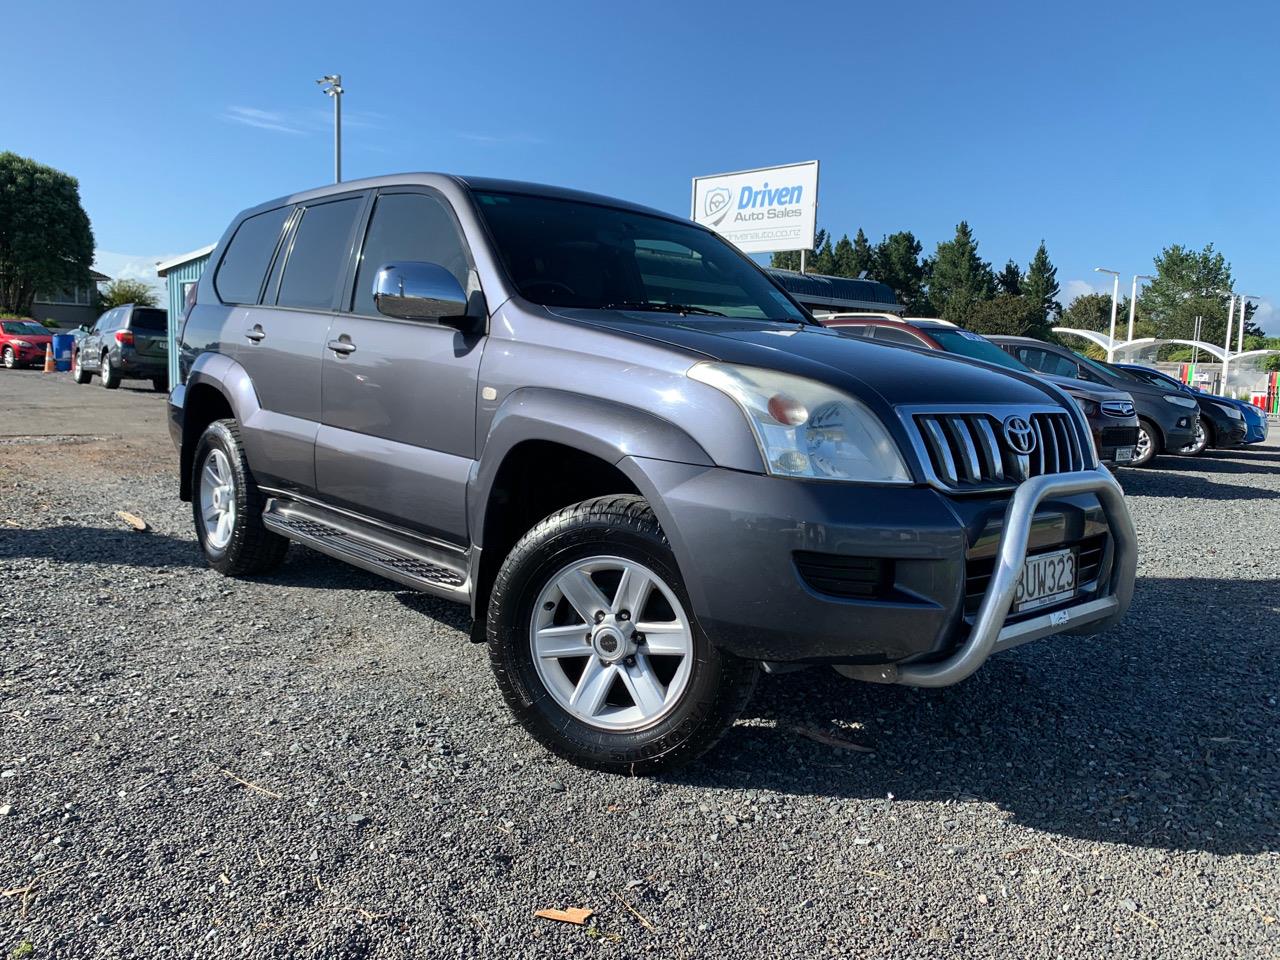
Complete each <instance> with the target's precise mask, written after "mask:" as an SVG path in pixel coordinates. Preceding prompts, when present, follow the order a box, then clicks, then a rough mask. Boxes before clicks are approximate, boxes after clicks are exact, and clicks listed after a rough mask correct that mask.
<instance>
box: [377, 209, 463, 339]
mask: <svg viewBox="0 0 1280 960" xmlns="http://www.w3.org/2000/svg"><path fill="white" fill-rule="evenodd" d="M404 260H419V261H425V262H427V263H435V264H439V265H440V266H442V267H444V268H445V269H446V270H448V271H449V272H450V273H452V274H453V275H454V277H455V278H456V279H457V281H458V284H459V285H460V286H461V287H462V289H463V290H465V289H467V274H468V273H469V272H470V267H471V263H470V259H469V258H468V256H467V251H466V247H465V246H464V245H463V241H462V235H461V233H459V230H458V225H457V222H456V221H455V220H454V218H453V213H452V211H450V210H449V208H448V207H447V206H445V203H444V201H442V200H440V199H438V198H436V197H433V196H429V195H427V194H422V193H384V194H383V195H382V196H380V197H379V198H378V205H377V206H376V207H375V208H374V210H373V219H372V220H371V221H370V222H369V232H368V234H367V235H366V236H365V241H364V248H363V249H362V250H361V251H360V268H359V270H358V271H357V272H356V289H355V293H354V294H353V296H352V309H353V310H354V311H355V312H356V313H363V314H367V315H369V316H376V315H377V313H378V310H377V307H375V306H374V303H373V280H374V277H376V276H377V273H378V270H379V269H380V268H381V267H382V266H383V265H385V264H388V263H392V262H396V261H404Z"/></svg>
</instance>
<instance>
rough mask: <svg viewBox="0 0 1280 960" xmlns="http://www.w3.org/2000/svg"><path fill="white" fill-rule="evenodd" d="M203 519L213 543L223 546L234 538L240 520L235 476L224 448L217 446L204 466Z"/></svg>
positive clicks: (210, 540) (202, 471) (202, 476)
mask: <svg viewBox="0 0 1280 960" xmlns="http://www.w3.org/2000/svg"><path fill="white" fill-rule="evenodd" d="M200 519H201V521H202V522H203V524H204V536H205V540H206V542H207V543H208V544H209V545H210V546H212V547H214V548H215V549H217V550H221V549H223V548H224V547H226V545H227V544H228V543H230V542H231V532H232V530H233V529H234V527H235V522H236V490H235V478H234V476H233V475H232V473H231V463H230V461H229V460H228V459H227V455H226V454H225V453H223V452H222V451H221V450H213V451H212V452H211V453H210V454H209V456H208V457H207V458H206V459H205V461H204V467H203V468H201V470H200Z"/></svg>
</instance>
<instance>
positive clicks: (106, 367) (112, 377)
mask: <svg viewBox="0 0 1280 960" xmlns="http://www.w3.org/2000/svg"><path fill="white" fill-rule="evenodd" d="M98 376H100V377H101V378H102V385H103V386H104V387H106V388H107V389H108V390H114V389H115V388H116V387H118V386H120V371H118V370H117V369H116V368H115V367H114V366H112V365H111V352H110V351H107V352H106V353H104V354H103V355H102V366H100V367H99V368H98Z"/></svg>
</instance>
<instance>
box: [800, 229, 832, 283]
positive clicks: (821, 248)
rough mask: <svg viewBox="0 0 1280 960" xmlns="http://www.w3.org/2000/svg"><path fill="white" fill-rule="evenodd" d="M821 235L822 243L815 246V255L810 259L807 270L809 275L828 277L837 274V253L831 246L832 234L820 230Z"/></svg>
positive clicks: (806, 266) (806, 265)
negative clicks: (818, 274) (815, 274)
mask: <svg viewBox="0 0 1280 960" xmlns="http://www.w3.org/2000/svg"><path fill="white" fill-rule="evenodd" d="M818 233H819V234H820V235H821V236H820V238H819V239H820V240H821V241H822V242H821V243H816V242H815V244H814V248H813V254H812V255H811V256H810V257H809V261H808V263H807V264H805V270H807V271H808V272H809V273H821V274H825V275H827V276H830V275H831V274H833V273H835V269H836V251H835V248H834V247H832V245H831V234H829V233H827V232H826V231H825V230H819V231H818Z"/></svg>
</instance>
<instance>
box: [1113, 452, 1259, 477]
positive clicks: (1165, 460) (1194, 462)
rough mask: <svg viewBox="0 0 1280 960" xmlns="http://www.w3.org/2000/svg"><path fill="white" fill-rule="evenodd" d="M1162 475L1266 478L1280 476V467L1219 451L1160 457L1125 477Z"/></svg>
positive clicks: (1235, 453)
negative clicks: (1251, 476)
mask: <svg viewBox="0 0 1280 960" xmlns="http://www.w3.org/2000/svg"><path fill="white" fill-rule="evenodd" d="M1162 473H1210V474H1212V473H1247V474H1252V475H1254V476H1257V475H1259V474H1262V475H1264V476H1265V475H1267V474H1280V467H1274V466H1272V465H1271V464H1270V463H1268V462H1266V460H1264V459H1263V458H1262V457H1246V456H1242V455H1239V454H1238V453H1237V451H1234V450H1232V451H1222V450H1218V451H1214V452H1213V453H1212V454H1202V455H1200V456H1198V457H1160V458H1159V459H1157V460H1156V461H1155V465H1154V466H1151V467H1144V468H1142V469H1141V470H1134V469H1128V470H1126V471H1125V474H1124V475H1125V476H1133V475H1135V474H1142V475H1146V474H1157V475H1158V474H1162Z"/></svg>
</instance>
